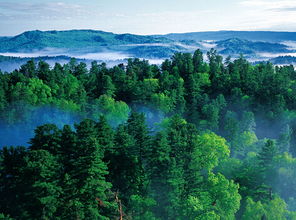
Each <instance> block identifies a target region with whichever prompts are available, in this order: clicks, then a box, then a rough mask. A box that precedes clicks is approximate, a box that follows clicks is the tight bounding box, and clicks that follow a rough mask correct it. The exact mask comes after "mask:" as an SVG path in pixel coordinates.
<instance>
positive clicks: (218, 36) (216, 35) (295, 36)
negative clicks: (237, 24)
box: [163, 31, 296, 42]
mask: <svg viewBox="0 0 296 220" xmlns="http://www.w3.org/2000/svg"><path fill="white" fill-rule="evenodd" d="M163 36H164V37H166V38H169V39H171V40H195V41H202V40H215V41H219V40H225V39H230V38H240V39H243V40H250V41H268V42H280V41H296V32H277V31H208V32H191V33H172V34H166V35H163Z"/></svg>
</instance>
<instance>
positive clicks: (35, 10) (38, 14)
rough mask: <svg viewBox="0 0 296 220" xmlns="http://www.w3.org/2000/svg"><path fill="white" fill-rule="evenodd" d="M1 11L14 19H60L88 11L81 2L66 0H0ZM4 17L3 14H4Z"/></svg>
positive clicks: (81, 15) (80, 14) (82, 14)
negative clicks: (10, 0) (30, 0)
mask: <svg viewBox="0 0 296 220" xmlns="http://www.w3.org/2000/svg"><path fill="white" fill-rule="evenodd" d="M0 11H2V14H3V13H5V15H6V16H7V17H10V18H12V19H16V20H19V19H41V20H49V19H58V18H69V17H70V18H71V17H74V16H75V17H83V16H84V15H86V14H88V11H87V10H86V9H85V8H84V7H83V6H82V5H79V4H67V3H64V2H43V3H30V2H8V1H6V2H0ZM2 17H3V16H2Z"/></svg>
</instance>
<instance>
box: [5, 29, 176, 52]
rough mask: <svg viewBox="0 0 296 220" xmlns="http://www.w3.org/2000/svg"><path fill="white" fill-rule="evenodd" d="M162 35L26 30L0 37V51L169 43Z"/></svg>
mask: <svg viewBox="0 0 296 220" xmlns="http://www.w3.org/2000/svg"><path fill="white" fill-rule="evenodd" d="M169 42H172V40H169V39H167V38H164V37H152V36H140V35H133V34H113V33H110V32H103V31H94V30H70V31H38V30H37V31H28V32H24V33H22V34H20V35H17V36H15V37H6V38H4V39H1V38H0V51H1V52H3V51H9V52H18V51H28V50H32V49H35V50H36V49H45V48H70V49H77V48H82V47H86V48H100V47H106V46H114V45H117V46H121V45H122V46H126V45H128V44H152V43H169Z"/></svg>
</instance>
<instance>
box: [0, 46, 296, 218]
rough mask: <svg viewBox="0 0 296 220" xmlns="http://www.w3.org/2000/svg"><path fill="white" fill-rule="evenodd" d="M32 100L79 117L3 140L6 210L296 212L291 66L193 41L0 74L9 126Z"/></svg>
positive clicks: (80, 214)
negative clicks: (107, 60) (171, 49)
mask: <svg viewBox="0 0 296 220" xmlns="http://www.w3.org/2000/svg"><path fill="white" fill-rule="evenodd" d="M39 107H41V108H47V107H50V108H55V109H59V110H63V111H67V112H71V113H73V114H74V113H75V114H79V118H80V119H81V120H80V121H79V122H77V123H76V124H75V125H64V126H62V125H61V124H60V123H59V122H60V121H59V119H56V120H57V121H56V124H54V123H51V124H44V125H42V126H38V127H37V128H36V129H35V133H34V136H33V138H31V140H30V142H29V146H27V147H24V146H1V147H2V149H1V150H0V171H1V172H0V213H2V214H0V218H2V219H136V220H137V219H138V220H151V219H152V220H153V219H155V220H156V219H157V220H166V219H174V220H175V219H176V220H188V219H189V220H191V219H196V220H200V219H204V220H206V219H207V220H212V219H217V220H218V219H225V220H226V219H227V220H228V219H229V220H231V219H243V220H253V219H254V220H256V219H258V220H261V219H268V220H281V219H296V188H295V181H296V158H295V157H296V72H295V70H294V67H293V66H292V65H291V66H282V67H278V66H273V65H272V64H271V63H260V64H257V65H251V64H250V63H249V62H248V61H247V60H246V59H245V58H244V57H243V56H241V57H240V58H239V59H236V60H234V61H232V60H231V59H230V58H228V59H226V60H223V58H222V56H220V55H219V54H217V52H216V51H215V50H210V51H209V52H208V53H207V60H204V55H203V53H202V52H201V51H200V50H196V51H195V53H194V54H193V55H192V54H190V53H176V54H175V55H174V56H172V58H171V59H168V60H165V61H164V62H163V63H162V65H161V66H157V65H150V64H149V62H148V61H146V60H140V59H129V60H128V62H127V64H126V65H123V64H120V65H117V66H114V67H112V68H107V67H106V64H104V63H102V64H98V63H97V62H93V63H92V64H91V68H90V69H87V66H86V64H85V63H82V62H81V63H78V62H76V61H75V60H74V59H72V60H71V61H70V62H69V63H67V64H64V65H61V64H58V63H57V64H55V65H54V66H53V67H52V68H51V67H50V66H49V65H48V64H47V63H46V62H44V61H39V62H38V63H35V62H34V61H33V60H31V61H28V62H27V63H26V64H25V65H22V66H21V68H20V69H19V70H15V71H13V72H11V73H5V74H0V121H1V123H2V124H4V125H5V126H4V128H5V129H9V127H10V126H15V125H17V124H18V123H20V122H23V121H26V120H27V119H28V118H30V120H32V123H33V121H35V120H39V115H38V114H37V115H34V114H33V117H32V112H34V111H32V109H36V108H39ZM139 109H146V110H145V111H143V110H139ZM53 120H54V119H53ZM28 123H30V122H28ZM5 129H3V131H2V136H3V137H0V138H1V139H2V138H4V136H5V135H6V134H5V131H6V130H5ZM17 135H20V134H17ZM17 135H16V136H17ZM12 138H13V137H12ZM24 145H25V143H24Z"/></svg>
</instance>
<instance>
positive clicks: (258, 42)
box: [0, 30, 296, 61]
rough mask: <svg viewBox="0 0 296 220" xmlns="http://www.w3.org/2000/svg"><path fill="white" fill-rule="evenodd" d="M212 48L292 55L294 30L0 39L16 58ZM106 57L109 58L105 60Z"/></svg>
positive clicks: (151, 55)
mask: <svg viewBox="0 0 296 220" xmlns="http://www.w3.org/2000/svg"><path fill="white" fill-rule="evenodd" d="M211 48H214V49H216V50H217V51H218V52H219V53H220V54H222V55H224V56H228V55H230V56H232V57H234V58H235V57H238V56H240V54H244V55H245V56H246V57H247V58H248V59H252V60H255V61H256V60H258V59H259V60H268V59H270V58H273V57H276V56H292V57H293V56H294V55H295V56H296V32H272V31H212V32H192V33H181V34H179V33H172V34H166V35H135V34H129V33H126V34H115V33H112V32H104V31H99V30H65V31H39V30H36V31H27V32H24V33H21V34H19V35H16V36H13V37H0V55H4V56H16V57H17V56H20V57H31V56H32V57H36V56H60V55H65V56H68V57H77V58H86V59H95V60H118V59H125V58H128V57H139V58H145V59H166V58H169V57H171V56H172V55H173V54H174V53H176V52H188V53H193V52H194V51H195V50H196V49H201V50H202V51H203V52H206V51H208V50H210V49H211ZM39 54H40V55H39ZM96 54H101V56H100V58H96V56H95V55H96ZM105 55H108V56H106V58H105V59H104V56H105ZM117 55H119V56H117ZM112 56H114V58H112ZM118 57H119V58H118Z"/></svg>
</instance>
